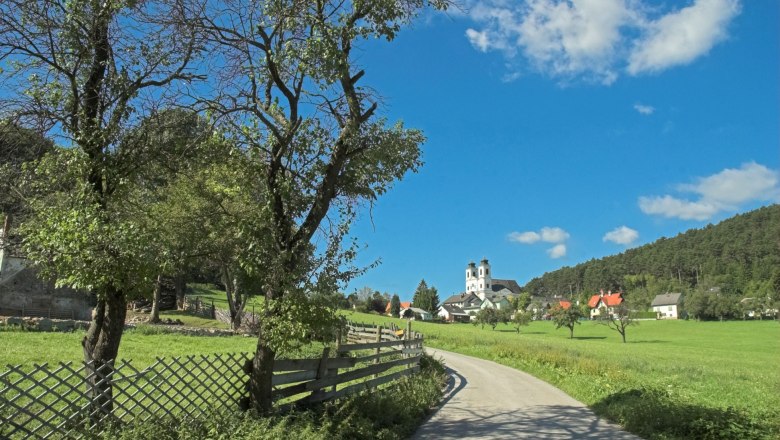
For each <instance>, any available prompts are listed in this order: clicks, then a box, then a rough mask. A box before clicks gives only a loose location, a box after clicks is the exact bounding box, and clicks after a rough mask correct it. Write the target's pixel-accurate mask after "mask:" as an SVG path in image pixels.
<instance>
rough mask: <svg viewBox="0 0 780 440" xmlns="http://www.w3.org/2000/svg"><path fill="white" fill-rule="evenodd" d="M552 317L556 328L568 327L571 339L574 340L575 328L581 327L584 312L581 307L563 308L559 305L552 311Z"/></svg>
mask: <svg viewBox="0 0 780 440" xmlns="http://www.w3.org/2000/svg"><path fill="white" fill-rule="evenodd" d="M550 316H551V317H552V320H553V322H554V323H555V328H556V329H559V328H561V327H566V328H568V329H569V339H573V338H574V326H575V325H579V323H580V318H582V317H583V314H582V310H580V309H579V307H574V306H571V307H568V308H567V307H563V306H562V305H560V304H558V305H556V306H554V307H552V308H551V309H550Z"/></svg>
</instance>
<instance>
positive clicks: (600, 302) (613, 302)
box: [588, 289, 623, 319]
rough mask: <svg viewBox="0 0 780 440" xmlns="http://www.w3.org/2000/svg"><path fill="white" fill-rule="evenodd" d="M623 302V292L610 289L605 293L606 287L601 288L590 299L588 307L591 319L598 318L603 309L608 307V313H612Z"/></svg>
mask: <svg viewBox="0 0 780 440" xmlns="http://www.w3.org/2000/svg"><path fill="white" fill-rule="evenodd" d="M622 303H623V292H615V293H612V291H611V290H610V291H608V292H607V293H604V289H601V290H600V291H599V293H597V294H596V295H593V296H591V297H590V299H589V300H588V307H590V317H591V319H593V318H596V317H597V316H599V315H600V314H601V309H602V308H605V309H607V313H610V314H611V313H612V312H613V311H614V310H615V307H617V306H619V305H620V304H622Z"/></svg>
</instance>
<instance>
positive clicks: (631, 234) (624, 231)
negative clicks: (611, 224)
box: [602, 226, 639, 246]
mask: <svg viewBox="0 0 780 440" xmlns="http://www.w3.org/2000/svg"><path fill="white" fill-rule="evenodd" d="M637 238H639V232H637V231H636V230H634V229H631V228H629V227H628V226H620V227H617V228H615V229H613V230H611V231H609V232H607V233H606V234H605V235H604V237H603V238H602V240H604V241H611V242H613V243H617V244H622V245H626V246H628V245H630V244H631V243H633V242H635V241H636V239H637Z"/></svg>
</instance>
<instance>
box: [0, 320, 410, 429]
mask: <svg viewBox="0 0 780 440" xmlns="http://www.w3.org/2000/svg"><path fill="white" fill-rule="evenodd" d="M334 348H335V349H334V350H333V351H332V352H331V348H330V347H326V348H324V349H323V353H322V356H320V357H317V358H309V359H278V360H276V361H275V363H274V377H273V380H272V383H273V386H274V392H273V396H274V399H275V402H276V403H275V404H276V405H277V406H279V407H280V408H283V407H288V406H290V407H291V406H294V405H298V404H302V405H310V404H316V403H318V402H323V401H325V400H332V399H338V398H341V397H344V396H348V395H350V394H354V393H358V392H361V391H363V390H369V389H375V388H378V387H380V386H383V385H385V384H389V383H392V382H394V381H396V380H398V379H400V378H402V377H405V376H408V375H410V374H412V373H414V372H416V371H419V369H420V367H419V364H420V356H421V355H422V351H423V337H422V335H421V334H419V333H416V332H412V331H411V327H410V326H407V329H406V330H400V329H398V328H395V327H393V328H389V329H388V328H383V327H381V326H370V325H354V324H353V325H350V326H349V327H348V332H347V333H346V334H345V335H344V337H341V336H339V338H338V340H337V341H336V344H335V347H334ZM249 359H251V355H250V354H248V353H237V354H221V355H211V356H181V357H173V358H159V357H158V358H156V360H155V362H154V363H152V364H151V365H149V366H148V367H145V368H140V369H139V368H137V367H136V366H134V365H133V364H132V363H131V361H126V360H123V361H119V362H117V363H114V364H109V365H96V364H94V363H92V362H90V363H73V362H67V363H59V364H57V365H56V366H49V365H48V364H42V365H35V366H34V367H33V368H29V367H28V368H23V367H21V366H12V365H8V366H7V368H8V370H6V371H3V372H0V440H6V439H13V440H16V439H60V438H67V439H78V438H82V437H84V436H85V435H84V434H86V433H90V434H99V433H101V432H102V431H103V430H104V428H105V426H106V425H107V423H118V424H122V423H138V422H145V421H149V420H157V419H163V418H166V417H174V418H177V419H179V420H182V419H197V418H200V417H202V416H205V415H208V414H207V413H208V412H210V411H212V410H214V409H217V408H224V407H227V408H239V407H240V406H241V403H242V402H241V401H242V400H243V399H248V391H247V386H246V385H247V382H248V379H249V378H248V374H247V373H246V371H244V367H245V365H246V363H247V361H248V360H249ZM244 403H246V402H244Z"/></svg>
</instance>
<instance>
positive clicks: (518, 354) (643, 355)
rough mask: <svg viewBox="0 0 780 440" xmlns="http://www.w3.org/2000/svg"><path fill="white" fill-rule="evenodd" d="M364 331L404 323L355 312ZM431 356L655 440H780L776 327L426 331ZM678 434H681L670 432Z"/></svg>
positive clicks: (692, 324)
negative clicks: (503, 375) (510, 379)
mask: <svg viewBox="0 0 780 440" xmlns="http://www.w3.org/2000/svg"><path fill="white" fill-rule="evenodd" d="M346 315H347V318H348V319H350V320H353V321H356V322H370V323H376V324H381V323H389V322H395V323H396V324H397V325H402V322H401V320H400V319H393V318H388V317H383V316H379V315H370V314H363V313H356V312H347V313H346ZM413 327H414V329H415V330H416V331H420V332H422V333H423V334H424V335H425V338H426V346H430V347H436V348H441V349H444V350H449V351H455V352H458V353H463V354H467V355H470V356H475V357H479V358H483V359H489V360H493V361H495V362H498V363H501V364H504V365H507V366H510V367H513V368H517V369H520V370H523V371H526V372H528V373H530V374H533V375H534V376H536V377H539V378H541V379H543V380H545V381H547V382H549V383H551V384H554V385H555V386H557V387H559V388H560V389H562V390H564V391H565V392H567V393H568V394H570V395H571V396H573V397H574V398H576V399H578V400H580V401H582V402H584V403H585V404H587V405H588V406H590V407H591V408H593V409H594V410H595V411H596V412H597V413H598V414H600V415H603V416H605V417H607V418H609V419H611V420H613V421H616V422H618V423H620V424H622V425H623V426H625V427H626V428H627V429H628V430H630V431H632V432H635V433H637V434H640V435H642V436H643V437H646V438H686V437H688V438H690V437H697V436H699V437H700V436H704V435H709V434H712V433H715V434H713V438H751V437H752V438H755V437H766V438H777V436H778V435H780V372H779V371H778V368H777V366H778V365H780V325H778V323H777V322H776V321H726V322H697V321H655V320H650V321H641V322H640V323H639V325H637V326H632V327H630V328H629V329H628V332H627V339H628V342H627V343H625V344H623V343H622V342H621V340H620V335H618V333H617V332H615V331H612V330H610V329H608V328H607V327H606V326H603V325H601V324H598V323H595V322H589V321H584V322H582V323H581V325H579V326H577V327H576V328H575V331H574V339H569V334H568V330H567V329H559V330H556V329H555V326H554V325H553V324H552V323H551V322H549V321H537V322H532V323H531V325H530V326H527V327H522V328H521V331H520V333H519V334H518V333H517V332H516V331H515V328H514V327H510V326H509V325H499V326H498V327H496V329H495V330H491V329H490V327H485V328H484V329H481V328H480V327H478V326H473V325H471V324H437V323H426V322H419V321H416V322H414V324H413ZM666 425H675V426H671V427H670V426H666Z"/></svg>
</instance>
